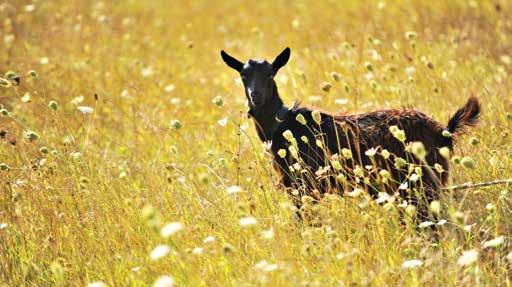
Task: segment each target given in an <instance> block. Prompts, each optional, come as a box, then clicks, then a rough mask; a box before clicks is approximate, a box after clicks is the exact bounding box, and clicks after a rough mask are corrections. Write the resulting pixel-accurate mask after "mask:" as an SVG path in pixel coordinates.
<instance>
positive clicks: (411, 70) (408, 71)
mask: <svg viewBox="0 0 512 287" xmlns="http://www.w3.org/2000/svg"><path fill="white" fill-rule="evenodd" d="M415 72H416V68H414V67H412V66H410V67H407V68H405V73H406V74H407V76H412V75H414V73H415Z"/></svg>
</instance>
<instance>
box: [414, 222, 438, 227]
mask: <svg viewBox="0 0 512 287" xmlns="http://www.w3.org/2000/svg"><path fill="white" fill-rule="evenodd" d="M432 225H434V222H432V221H424V222H422V223H420V224H419V225H418V227H419V228H427V227H429V226H432Z"/></svg>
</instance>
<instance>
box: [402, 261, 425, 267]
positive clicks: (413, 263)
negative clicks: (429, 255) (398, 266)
mask: <svg viewBox="0 0 512 287" xmlns="http://www.w3.org/2000/svg"><path fill="white" fill-rule="evenodd" d="M422 265H423V261H421V260H418V259H412V260H407V261H405V262H404V263H402V268H404V269H412V268H417V267H420V266H422Z"/></svg>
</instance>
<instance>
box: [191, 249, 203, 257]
mask: <svg viewBox="0 0 512 287" xmlns="http://www.w3.org/2000/svg"><path fill="white" fill-rule="evenodd" d="M203 251H204V249H203V248H202V247H196V248H194V249H192V253H193V254H195V255H201V254H203Z"/></svg>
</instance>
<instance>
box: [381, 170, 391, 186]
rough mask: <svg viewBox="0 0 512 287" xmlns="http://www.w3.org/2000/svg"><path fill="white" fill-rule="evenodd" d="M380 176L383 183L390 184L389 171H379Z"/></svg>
mask: <svg viewBox="0 0 512 287" xmlns="http://www.w3.org/2000/svg"><path fill="white" fill-rule="evenodd" d="M379 174H380V176H381V177H382V182H384V183H386V182H388V180H389V179H390V178H391V174H390V173H389V171H388V170H385V169H381V170H380V171H379Z"/></svg>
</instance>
